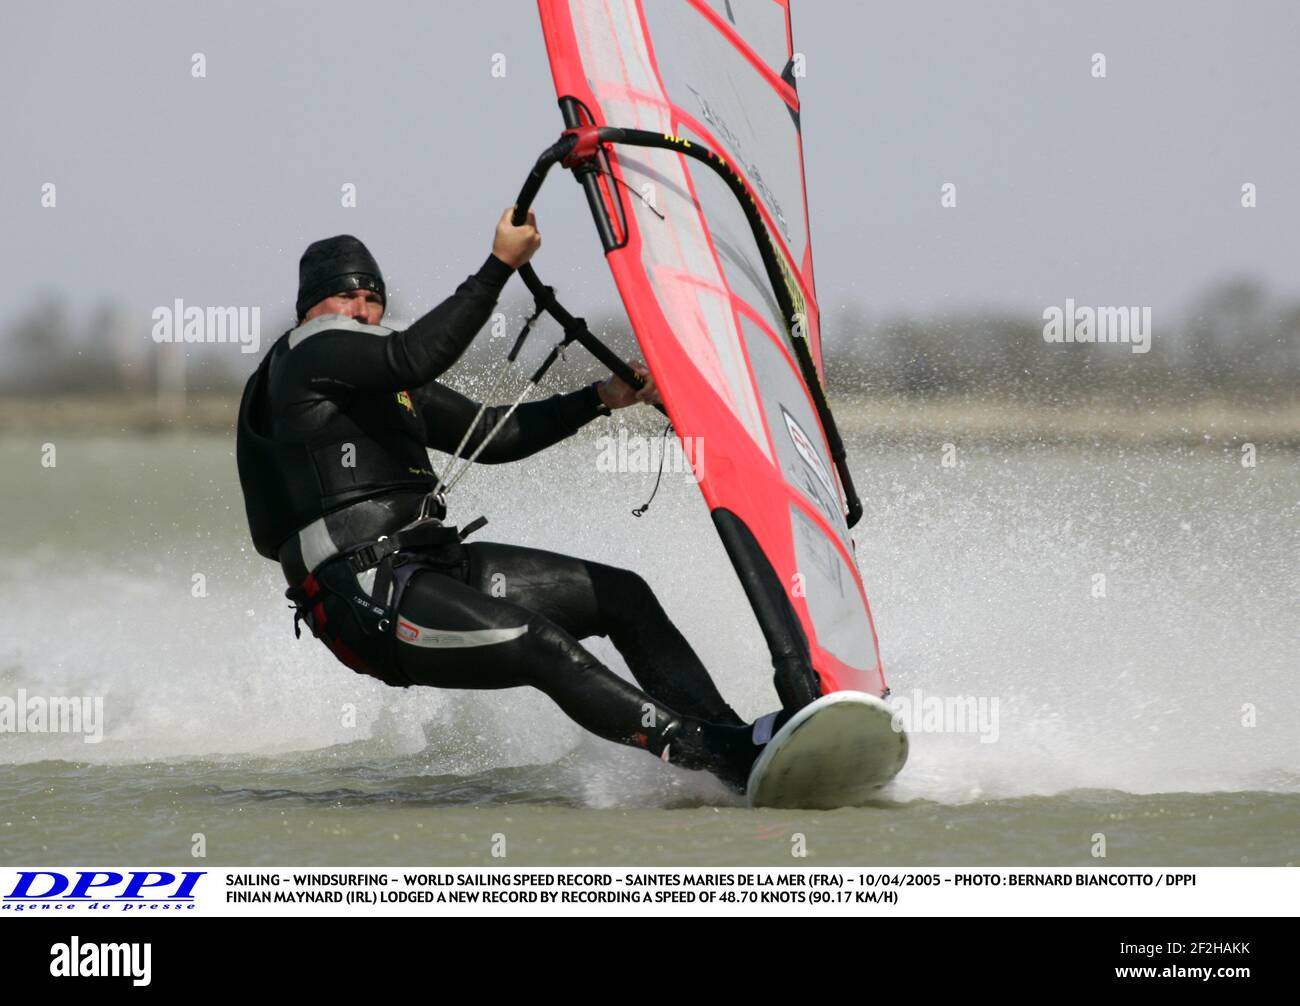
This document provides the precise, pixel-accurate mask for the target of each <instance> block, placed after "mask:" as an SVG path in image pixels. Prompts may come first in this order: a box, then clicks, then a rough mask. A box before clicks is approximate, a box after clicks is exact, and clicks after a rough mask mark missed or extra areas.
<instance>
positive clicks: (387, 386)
mask: <svg viewBox="0 0 1300 1006" xmlns="http://www.w3.org/2000/svg"><path fill="white" fill-rule="evenodd" d="M510 215H511V212H510V210H507V211H506V213H505V214H504V215H503V216H502V218H501V220H500V222H499V223H498V224H497V229H496V235H495V240H494V243H493V246H492V254H491V255H489V257H488V258H487V260H486V261H485V262H484V263H483V265H482V266H481V267H480V268H479V270H478V271H477V272H476V273H475V274H474V275H472V276H470V277H469V278H467V279H466V280H465V282H463V283H462V284H461V285H460V286H459V287H458V288H457V290H456V292H455V293H454V294H453V295H452V296H451V297H449V298H448V299H447V300H445V301H443V302H442V303H441V304H439V305H438V306H436V307H434V308H433V309H432V310H431V311H429V312H428V313H427V314H426V315H424V316H423V317H422V318H420V319H419V320H418V321H416V322H415V323H414V324H412V325H411V326H410V327H409V328H407V329H406V330H405V331H400V332H398V331H392V330H390V329H388V328H385V327H383V326H381V325H380V322H381V320H382V318H383V314H384V310H385V307H386V290H385V286H384V281H383V277H382V275H381V273H380V270H379V267H378V265H377V264H376V262H375V260H374V258H373V257H372V256H371V255H370V253H369V251H368V250H367V249H366V247H365V246H364V245H363V244H362V243H361V242H360V241H359V240H357V239H356V238H354V237H351V236H349V235H340V236H337V237H333V238H328V239H325V240H322V241H317V242H315V243H313V244H312V245H310V246H309V247H308V248H307V250H306V252H305V253H304V254H303V256H302V260H301V262H300V266H299V293H298V299H297V314H298V325H297V327H295V328H293V329H292V330H290V331H288V332H286V333H285V334H284V335H283V336H281V337H280V338H279V339H278V340H277V341H276V343H275V344H274V345H273V346H272V348H271V349H270V350H269V351H268V353H267V354H266V357H265V359H264V360H263V362H262V364H261V366H260V367H259V368H258V370H257V371H256V372H255V373H254V375H253V376H252V377H251V378H250V379H249V382H248V385H247V387H246V388H245V392H244V398H243V401H242V403H241V406H240V416H239V429H238V451H237V454H238V460H239V469H240V480H241V484H242V486H243V490H244V497H245V505H246V509H247V513H248V517H249V523H250V527H251V530H252V534H253V539H254V542H255V544H256V545H257V547H258V551H259V552H261V553H262V554H263V555H266V556H268V557H269V558H274V559H277V560H278V561H279V563H280V565H281V567H282V569H283V571H284V574H285V577H286V579H287V581H288V583H289V591H288V592H287V593H288V595H289V597H290V599H291V600H292V601H293V602H294V604H295V606H296V607H297V609H298V614H297V616H296V617H295V621H294V625H295V630H296V629H297V625H298V619H300V618H301V619H303V620H305V621H306V622H307V624H308V625H309V626H310V628H311V630H312V632H313V634H314V635H316V636H317V637H318V638H320V639H321V640H322V641H324V642H325V644H326V645H327V646H328V647H329V648H330V650H331V651H332V652H333V653H334V655H335V656H336V657H337V658H338V659H339V660H340V661H341V662H343V663H344V664H346V665H347V666H348V667H351V668H352V669H353V670H355V671H358V672H361V673H364V674H368V675H372V676H374V677H376V678H378V679H379V680H381V681H384V682H385V683H387V684H389V685H394V686H397V687H408V686H410V685H430V686H434V687H439V688H468V689H495V688H515V687H522V686H525V685H528V686H532V687H534V688H538V689H540V690H542V691H543V692H545V693H546V694H547V695H548V696H550V697H551V698H552V699H553V700H554V701H555V702H556V703H557V704H558V705H559V706H560V708H561V709H563V710H564V712H565V713H566V714H568V715H569V716H570V717H571V718H572V719H573V720H574V721H575V722H577V723H578V724H580V725H581V726H583V727H584V728H585V729H587V730H589V731H591V732H592V733H594V734H597V735H598V736H600V737H603V738H605V739H607V740H610V741H615V742H617V743H621V744H628V745H633V746H636V747H640V748H644V749H646V750H648V751H650V752H651V753H652V754H655V755H657V756H659V757H660V758H662V759H663V760H664V761H667V762H670V763H672V764H675V765H679V766H682V767H684V768H690V769H705V770H708V771H710V772H712V773H714V774H715V775H716V776H718V777H719V778H720V779H722V780H723V781H724V782H726V783H728V784H729V785H731V786H732V787H733V788H735V789H739V790H743V788H744V786H745V782H746V779H747V776H748V773H749V770H750V768H751V766H752V764H753V762H754V759H755V758H756V757H757V755H758V753H759V752H760V751H761V749H762V742H766V740H767V739H768V738H769V737H770V736H771V735H772V733H773V732H774V731H775V728H776V727H777V726H779V724H778V723H774V719H775V717H774V716H766V717H763V718H762V719H760V720H758V721H757V722H756V723H754V724H746V723H745V722H744V721H743V720H742V719H741V718H740V716H738V715H737V714H736V712H735V711H734V710H733V709H732V708H731V706H729V705H728V704H727V702H726V701H725V700H724V699H723V698H722V696H721V695H720V694H719V692H718V689H717V687H716V685H715V684H714V682H713V680H712V679H711V678H710V676H709V673H708V671H707V670H706V669H705V667H704V665H703V664H702V663H701V662H700V660H699V658H698V657H697V656H696V654H695V652H694V651H693V650H692V648H691V646H690V644H689V643H687V641H686V639H685V638H684V637H683V636H682V634H681V632H680V631H679V630H678V629H677V627H676V626H675V625H674V624H673V623H672V621H671V620H670V619H669V617H668V615H667V614H666V613H665V611H664V609H663V608H662V606H661V605H660V604H659V601H658V600H657V598H656V597H655V595H654V593H653V591H652V590H651V588H650V587H649V585H648V584H647V583H646V581H645V580H644V579H643V578H642V577H641V576H639V575H638V574H636V573H634V572H632V571H630V570H626V569H621V568H618V567H616V566H611V565H607V564H604V563H599V562H595V561H592V560H587V559H579V558H575V557H572V556H568V555H562V554H559V553H555V552H548V551H542V550H539V549H534V548H527V547H523V546H519V545H508V544H502V543H495V542H480V541H475V542H465V541H463V538H464V536H465V534H466V533H467V531H469V530H471V528H466V529H465V530H464V531H461V532H459V533H458V532H457V529H456V528H454V527H448V526H445V525H443V524H442V523H441V518H443V517H444V516H445V511H444V510H443V509H442V507H441V500H440V499H439V498H437V497H436V496H434V495H433V494H431V492H430V491H431V490H432V489H434V488H435V486H436V485H437V484H438V483H437V478H436V476H435V473H434V472H432V471H431V470H430V468H429V458H428V453H427V450H426V448H430V447H431V448H434V449H437V450H441V451H446V452H449V453H450V452H453V451H455V450H456V448H457V446H458V445H460V444H461V442H462V438H463V437H465V436H466V435H467V434H468V439H467V440H466V449H467V450H473V449H475V447H477V446H478V445H480V444H481V443H482V441H483V440H484V438H485V437H486V436H487V435H488V434H489V433H492V436H491V438H490V440H489V442H488V444H487V446H486V448H485V449H484V450H483V452H482V454H481V455H480V456H479V457H478V459H477V460H478V461H481V462H484V463H488V464H498V463H501V462H508V461H514V460H518V459H520V458H524V457H527V456H529V455H531V454H534V453H536V452H537V451H540V450H542V449H543V448H545V447H548V446H550V445H552V444H554V443H557V442H558V441H560V440H563V439H564V438H566V437H568V436H571V435H572V434H574V433H575V432H576V431H577V430H578V429H579V428H581V427H582V426H583V425H584V424H586V423H587V422H589V421H591V420H592V419H594V418H596V417H597V416H599V415H609V413H610V411H611V410H613V409H621V408H626V407H628V406H631V405H634V404H637V403H638V402H656V401H658V397H657V393H656V391H655V389H654V382H653V379H652V378H651V377H650V375H649V372H648V370H647V369H646V368H645V367H644V366H643V365H642V364H640V363H634V364H633V367H634V369H635V370H636V371H637V372H638V373H639V374H640V375H642V377H643V378H644V379H645V386H644V387H643V388H642V389H640V390H636V389H633V388H632V387H631V386H630V385H629V384H627V383H625V382H624V381H622V380H621V379H619V378H617V377H611V378H610V379H608V380H605V381H603V382H596V383H593V384H591V385H588V386H586V387H583V388H580V389H578V390H575V391H571V392H569V393H567V394H557V395H553V396H552V397H550V398H548V399H545V400H543V401H537V402H532V403H528V404H525V405H522V406H520V407H518V408H516V409H515V410H514V411H513V412H511V411H510V410H509V408H508V407H506V406H492V407H488V408H486V409H484V410H483V411H482V415H481V416H480V414H479V410H480V406H479V403H477V402H474V401H472V400H471V399H469V398H467V397H465V396H464V395H461V394H459V393H458V392H456V391H454V390H452V389H451V388H448V387H447V386H445V385H443V384H442V383H440V382H439V381H438V378H439V377H440V376H441V375H442V374H443V373H445V372H446V371H447V370H448V369H449V368H450V367H451V366H452V365H453V364H454V363H455V362H456V360H457V359H458V358H459V357H460V356H461V354H462V353H463V351H464V350H465V349H466V347H467V346H468V345H469V343H470V342H471V341H472V340H473V338H474V336H475V335H476V334H477V332H478V331H479V330H480V329H481V328H482V327H483V325H484V324H485V323H486V322H487V320H488V319H489V317H490V315H491V312H492V310H493V308H494V306H495V304H496V300H497V297H498V295H499V294H500V291H501V289H502V287H503V286H504V285H505V283H506V281H507V279H508V278H509V277H510V275H511V274H512V273H513V271H514V270H515V269H517V268H518V267H520V266H522V265H523V264H524V263H525V262H527V261H528V260H529V258H530V257H531V256H532V255H533V253H534V252H535V251H536V250H537V248H538V246H539V244H540V241H541V239H540V236H539V234H538V231H537V227H536V220H535V218H534V217H533V215H532V214H531V213H530V214H529V215H528V221H527V223H525V224H523V225H522V226H514V225H512V224H511V222H510ZM476 419H477V422H475V420H476ZM497 426H500V428H499V429H495V432H492V431H493V430H494V428H495V427H497ZM590 636H605V637H608V638H609V639H610V640H611V642H612V643H613V644H614V646H615V647H616V648H617V649H618V651H619V653H620V654H622V656H623V657H624V659H625V660H626V661H627V665H628V667H629V669H630V670H631V673H632V676H633V677H634V678H635V680H636V682H637V684H639V685H640V686H641V687H640V688H638V687H636V685H633V684H631V683H629V682H627V681H625V680H624V679H622V678H621V677H619V676H618V675H617V674H615V673H614V672H613V671H612V670H611V669H610V668H608V667H607V666H605V665H604V664H603V663H602V662H601V661H600V660H598V659H597V658H596V657H595V656H594V655H592V654H591V653H590V652H589V651H588V650H587V649H585V648H584V647H583V646H582V645H581V643H580V642H579V640H581V639H585V638H587V637H590ZM756 739H757V740H756Z"/></svg>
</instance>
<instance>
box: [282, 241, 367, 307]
mask: <svg viewBox="0 0 1300 1006" xmlns="http://www.w3.org/2000/svg"><path fill="white" fill-rule="evenodd" d="M347 290H373V291H374V292H375V293H377V294H379V296H380V297H382V298H383V300H384V303H385V304H387V302H388V296H387V294H385V293H384V277H383V275H382V274H381V273H380V272H379V263H378V262H376V261H375V258H374V256H373V255H371V254H370V251H369V250H368V249H367V248H366V246H365V245H363V244H362V243H361V242H360V241H358V240H357V239H356V238H354V237H353V236H352V235H351V234H339V235H337V236H336V237H332V238H325V239H323V240H321V241H313V242H312V243H311V244H309V245H308V246H307V250H306V251H305V252H303V253H302V259H301V260H300V261H299V263H298V305H297V306H298V320H299V321H302V319H303V316H304V315H306V313H307V312H308V311H310V310H311V309H312V308H313V307H315V306H316V305H317V304H319V303H320V302H321V301H323V300H324V299H325V298H326V297H332V296H334V294H336V293H343V292H344V291H347Z"/></svg>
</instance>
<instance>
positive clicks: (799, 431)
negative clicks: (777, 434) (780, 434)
mask: <svg viewBox="0 0 1300 1006" xmlns="http://www.w3.org/2000/svg"><path fill="white" fill-rule="evenodd" d="M781 415H782V416H784V417H785V429H786V432H787V433H789V434H790V440H791V442H792V443H793V444H794V449H795V450H796V451H798V452H799V457H801V458H803V460H804V464H806V465H807V466H808V467H809V468H810V469H812V473H813V474H814V475H815V476H817V481H818V482H820V483H821V486H822V488H823V489H825V490H826V496H827V499H832V500H833V499H835V498H836V495H835V483H834V482H832V481H831V473H830V472H829V471H828V470H827V469H826V463H825V462H824V461H823V460H822V457H821V454H819V453H818V451H817V448H816V447H815V446H813V442H812V439H811V438H810V437H809V436H808V434H807V433H805V432H804V430H803V427H802V426H800V425H799V424H798V423H797V422H796V421H795V418H794V416H792V415H790V413H788V412H786V411H785V409H784V408H782V409H781Z"/></svg>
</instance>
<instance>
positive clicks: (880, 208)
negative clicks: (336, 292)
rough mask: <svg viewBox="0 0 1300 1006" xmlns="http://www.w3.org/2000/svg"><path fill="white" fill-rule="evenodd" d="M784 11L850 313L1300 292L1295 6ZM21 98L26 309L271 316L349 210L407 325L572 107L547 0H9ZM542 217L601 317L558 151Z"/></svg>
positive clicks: (564, 273) (5, 251) (602, 299)
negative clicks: (352, 191)
mask: <svg viewBox="0 0 1300 1006" xmlns="http://www.w3.org/2000/svg"><path fill="white" fill-rule="evenodd" d="M650 2H667V0H650ZM732 2H733V4H736V5H741V6H743V4H745V3H747V2H754V3H765V2H767V0H732ZM794 27H795V48H796V49H797V50H799V51H801V52H803V53H804V54H805V57H806V61H807V76H806V78H804V79H803V80H802V81H801V82H800V93H801V96H802V98H803V102H804V115H803V124H804V142H805V155H806V164H807V170H808V182H809V201H810V211H811V220H812V236H813V247H814V255H815V261H816V266H817V283H818V293H819V296H820V299H821V301H822V304H823V310H824V311H827V312H829V313H831V318H832V319H833V312H834V310H835V308H836V307H837V306H838V305H840V304H845V303H859V304H861V305H863V306H864V307H865V308H866V309H868V310H869V311H871V312H872V313H881V312H892V311H928V310H934V309H941V308H944V307H946V306H954V307H958V306H969V305H973V304H985V303H987V304H997V305H1003V306H1008V307H1015V308H1026V309H1030V310H1033V311H1035V312H1038V311H1041V310H1042V308H1043V307H1044V306H1045V305H1049V304H1060V303H1062V302H1063V301H1064V299H1065V298H1066V297H1073V298H1075V299H1076V300H1078V301H1079V302H1081V303H1093V304H1145V305H1152V306H1153V307H1154V308H1155V310H1156V311H1157V313H1159V312H1161V311H1174V310H1181V309H1182V307H1183V306H1184V305H1185V304H1186V303H1187V302H1188V301H1189V300H1190V299H1191V298H1192V297H1194V296H1195V295H1197V294H1199V293H1201V292H1202V291H1203V290H1204V289H1205V287H1206V285H1207V284H1209V283H1211V282H1212V281H1215V280H1217V279H1220V278H1224V277H1226V276H1233V275H1250V276H1254V277H1257V278H1259V279H1262V280H1264V281H1265V282H1267V283H1268V284H1269V286H1270V287H1271V288H1272V289H1273V291H1274V292H1276V293H1281V294H1287V295H1292V296H1294V295H1300V279H1298V277H1297V271H1296V265H1297V261H1298V260H1300V255H1298V253H1300V226H1297V225H1298V224H1300V195H1298V194H1297V193H1298V191H1300V129H1297V121H1298V119H1300V116H1298V114H1297V111H1296V104H1297V99H1298V98H1300V56H1298V55H1297V43H1298V42H1300V3H1296V2H1295V0H1233V2H1206V0H1180V2H1172V0H1159V2H1148V0H1119V2H1101V0H1086V2H1085V0H1077V2H1069V3H1065V2H1050V3H1049V2H995V0H983V2H981V0H943V2H919V0H869V2H861V3H859V2H831V0H802V2H800V0H794ZM195 52H202V53H204V54H205V55H206V58H207V77H206V78H205V79H194V78H192V77H191V73H190V59H191V54H192V53H195ZM1094 52H1101V53H1104V54H1105V56H1106V59H1107V77H1106V79H1104V80H1098V79H1094V78H1093V77H1092V76H1091V74H1090V69H1091V64H1090V59H1091V56H1092V54H1093V53H1094ZM494 53H503V54H505V56H506V59H507V64H506V65H507V74H506V76H505V77H504V78H496V77H493V76H492V75H491V72H490V70H491V60H492V57H493V54H494ZM0 93H3V94H4V95H5V101H4V103H3V106H2V108H0V123H2V125H3V142H2V143H0V221H2V222H3V226H2V227H0V235H2V237H0V264H3V270H4V276H5V279H6V283H7V285H8V287H9V289H10V290H11V292H13V293H15V294H16V298H15V299H13V300H12V301H11V308H14V309H15V310H21V309H25V308H26V307H27V305H28V304H29V303H31V302H33V301H34V299H35V297H36V296H37V295H38V294H40V293H43V292H55V293H60V294H62V295H64V296H66V297H68V298H70V299H71V300H72V301H73V303H74V304H75V305H77V307H78V309H79V310H81V311H86V310H88V309H89V308H90V307H91V306H92V305H93V304H94V303H96V302H97V301H99V300H100V299H102V298H108V297H114V298H117V299H119V300H121V301H122V302H123V303H125V304H127V305H128V306H129V307H131V309H132V310H133V311H140V312H141V317H142V319H144V320H145V322H147V318H148V311H149V309H150V308H151V307H152V306H153V305H157V304H170V303H171V301H172V300H173V299H174V298H176V297H182V298H184V299H185V300H186V301H188V302H190V303H195V304H232V305H240V304H245V305H253V304H258V305H261V306H262V308H263V316H264V323H267V324H269V323H271V321H272V320H273V319H274V320H275V321H277V322H278V321H279V320H282V319H284V318H286V317H287V316H288V312H289V310H290V307H291V305H292V302H293V297H294V293H295V286H296V266H297V258H298V256H299V254H300V253H301V251H302V248H303V247H304V245H305V244H306V243H307V242H308V241H310V240H312V239H314V238H316V237H320V236H324V235H327V234H333V233H338V232H340V231H348V232H352V233H355V234H357V235H358V236H360V237H361V238H362V239H363V240H365V241H366V242H367V243H368V244H369V245H370V247H371V249H372V250H373V251H374V252H375V254H376V256H377V257H378V259H379V261H380V263H381V265H382V267H383V269H384V271H385V273H386V276H387V278H388V281H389V284H390V288H391V289H392V290H393V291H394V293H395V295H396V298H397V301H398V303H399V304H401V305H403V306H404V308H405V310H404V311H403V312H402V314H404V315H405V316H406V319H405V320H409V318H410V317H411V316H412V315H413V313H414V312H418V311H420V310H423V309H424V308H426V307H427V306H429V305H431V304H432V303H435V302H437V301H438V300H440V299H441V298H442V297H444V296H445V295H446V294H447V293H449V292H450V291H451V289H452V288H453V287H454V285H455V284H456V283H457V282H458V281H459V280H460V279H461V278H462V277H463V276H464V275H465V274H466V273H467V272H470V271H472V269H473V268H474V267H475V266H477V264H478V263H479V262H480V261H481V260H482V258H483V257H484V255H485V254H486V253H487V250H488V248H489V244H490V235H491V230H492V226H493V224H494V222H495V219H496V217H497V215H498V213H499V212H500V210H501V208H502V207H504V206H505V205H507V204H508V203H509V202H511V201H512V199H513V196H514V194H515V192H516V191H517V189H518V187H519V185H520V183H521V181H522V179H523V177H524V175H525V174H526V172H527V169H528V167H529V165H530V164H531V162H532V160H533V158H534V157H535V156H536V154H537V153H538V152H539V151H540V150H541V149H542V148H543V147H544V146H546V145H547V144H549V143H550V142H551V141H552V140H553V139H554V138H555V136H556V135H558V132H559V130H560V128H561V122H560V118H559V113H558V112H557V110H556V108H555V104H554V97H553V95H554V91H553V88H552V84H551V80H550V74H549V70H548V67H547V64H546V59H545V53H544V49H543V45H542V38H541V31H540V28H539V26H538V21H537V13H536V8H535V5H534V4H533V3H532V2H530V0H474V2H472V3H471V2H465V3H446V2H439V3H433V2H429V0H424V2H407V3H398V2H385V0H369V2H367V3H366V4H355V3H339V2H335V0H314V2H311V3H306V2H303V3H251V2H249V3H218V2H212V0H205V2H203V3H192V2H175V0H171V2H166V3H161V2H157V3H155V2H132V3H126V2H122V3H91V2H80V3H67V2H46V3H39V4H37V3H11V4H8V5H7V9H6V13H5V31H4V33H3V39H2V40H0ZM47 181H52V182H54V183H56V184H57V186H58V190H57V191H58V206H57V208H56V209H53V210H51V209H42V208H41V207H40V205H39V200H40V188H41V185H42V184H43V183H45V182H47ZM344 182H355V183H356V184H357V186H358V187H359V201H360V205H359V208H357V209H353V210H345V209H342V208H341V207H340V206H339V188H340V186H341V185H342V184H343V183H344ZM944 182H954V183H956V185H957V193H958V205H957V208H955V209H942V208H940V205H939V195H940V186H941V184H942V183H944ZM1243 182H1253V183H1255V184H1256V185H1257V186H1258V202H1259V205H1258V208H1256V209H1253V210H1244V209H1242V208H1241V206H1240V188H1241V185H1242V183H1243ZM537 209H538V212H539V216H540V221H541V225H542V230H543V234H544V238H545V246H544V248H543V250H542V252H541V254H540V257H539V258H538V260H537V263H538V268H539V271H540V272H541V273H542V274H543V276H545V277H546V278H547V279H548V280H549V281H550V282H552V283H555V284H556V285H557V286H560V287H561V288H562V289H563V292H564V295H565V300H566V301H567V302H570V303H571V304H572V306H573V307H574V309H575V310H577V311H579V312H583V311H587V312H590V313H592V314H595V313H597V312H598V311H599V310H600V309H602V308H605V309H607V308H609V307H610V306H611V305H612V304H613V303H614V298H615V297H616V294H615V292H614V288H613V284H612V282H611V280H610V279H609V276H608V271H607V269H606V268H605V266H604V263H603V262H602V260H601V256H600V252H599V245H598V242H597V239H596V236H595V232H594V229H593V227H592V224H591V219H590V216H589V214H588V212H587V210H586V206H585V203H584V202H583V201H582V199H581V193H580V191H579V190H578V188H577V186H576V185H574V184H573V183H572V182H571V181H570V180H569V179H567V178H565V177H562V176H561V175H558V174H557V175H556V177H555V178H554V179H553V180H552V181H551V182H550V183H549V184H548V186H547V188H546V190H545V191H544V192H543V194H542V197H541V200H540V202H539V203H538V206H537ZM11 318H12V312H11ZM393 320H402V319H400V318H399V319H393ZM4 327H5V326H3V325H0V330H2V329H3V328H4ZM833 334H834V333H828V335H832V336H833ZM250 366H251V360H250Z"/></svg>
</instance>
